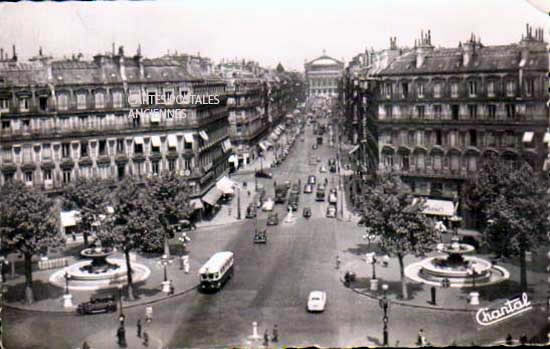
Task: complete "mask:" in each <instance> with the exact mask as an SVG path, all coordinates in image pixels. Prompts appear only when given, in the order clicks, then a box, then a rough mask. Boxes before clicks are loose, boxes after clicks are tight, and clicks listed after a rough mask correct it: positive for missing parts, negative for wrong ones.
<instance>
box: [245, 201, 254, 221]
mask: <svg viewBox="0 0 550 349" xmlns="http://www.w3.org/2000/svg"><path fill="white" fill-rule="evenodd" d="M246 218H256V207H255V206H254V204H250V205H249V206H248V207H247V208H246Z"/></svg>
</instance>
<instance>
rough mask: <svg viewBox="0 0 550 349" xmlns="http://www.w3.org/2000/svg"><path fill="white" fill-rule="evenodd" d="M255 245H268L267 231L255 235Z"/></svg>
mask: <svg viewBox="0 0 550 349" xmlns="http://www.w3.org/2000/svg"><path fill="white" fill-rule="evenodd" d="M254 243H255V244H266V243H267V230H259V231H256V232H255V233H254Z"/></svg>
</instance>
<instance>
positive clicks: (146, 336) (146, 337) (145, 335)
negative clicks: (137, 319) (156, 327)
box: [143, 331, 149, 347]
mask: <svg viewBox="0 0 550 349" xmlns="http://www.w3.org/2000/svg"><path fill="white" fill-rule="evenodd" d="M143 346H144V347H148V346H149V333H147V331H143Z"/></svg>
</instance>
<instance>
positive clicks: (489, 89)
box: [487, 81, 495, 97]
mask: <svg viewBox="0 0 550 349" xmlns="http://www.w3.org/2000/svg"><path fill="white" fill-rule="evenodd" d="M487 96H489V97H494V96H495V82H494V81H489V82H488V83H487Z"/></svg>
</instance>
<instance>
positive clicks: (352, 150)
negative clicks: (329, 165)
mask: <svg viewBox="0 0 550 349" xmlns="http://www.w3.org/2000/svg"><path fill="white" fill-rule="evenodd" d="M357 149H359V146H358V145H356V146H355V147H353V148H351V150H350V151H349V152H348V154H350V155H351V154H353V153H355V152H356V151H357Z"/></svg>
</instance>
